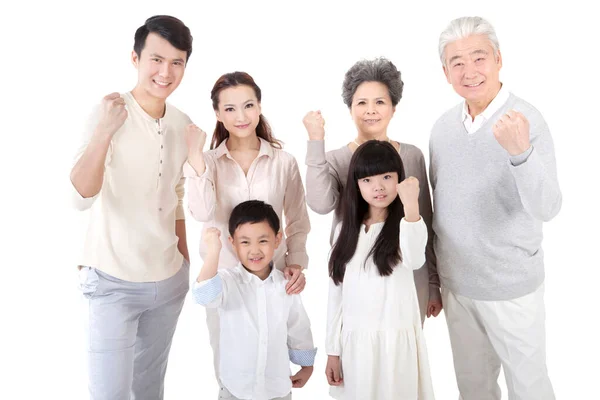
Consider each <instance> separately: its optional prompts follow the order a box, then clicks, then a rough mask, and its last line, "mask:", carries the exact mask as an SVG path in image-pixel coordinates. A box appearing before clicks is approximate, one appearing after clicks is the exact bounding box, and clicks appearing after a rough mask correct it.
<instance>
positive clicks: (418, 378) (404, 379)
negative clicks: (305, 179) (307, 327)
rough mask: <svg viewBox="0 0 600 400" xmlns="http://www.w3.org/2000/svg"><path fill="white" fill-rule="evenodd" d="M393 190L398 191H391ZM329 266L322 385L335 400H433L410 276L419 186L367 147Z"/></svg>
mask: <svg viewBox="0 0 600 400" xmlns="http://www.w3.org/2000/svg"><path fill="white" fill-rule="evenodd" d="M398 182H400V183H398ZM340 207H341V210H340V212H341V222H340V223H339V224H338V226H337V228H336V232H335V237H334V238H335V239H334V240H335V243H334V245H333V248H332V251H331V256H330V259H329V275H330V277H331V280H330V285H329V304H328V312H327V314H328V315H327V341H326V351H327V354H328V360H327V368H326V374H327V380H328V381H329V384H330V385H332V386H333V387H332V388H331V391H330V394H331V396H332V397H334V398H336V399H356V400H364V399H380V400H393V399H414V400H416V399H419V400H430V399H433V398H434V396H433V388H432V385H431V377H430V374H429V365H428V361H427V350H426V347H425V339H424V336H423V333H422V330H421V320H420V316H419V304H418V300H417V293H416V290H415V284H414V278H413V270H416V269H419V268H421V266H422V265H423V264H424V263H425V246H426V244H427V227H426V226H425V223H424V222H423V219H422V218H421V216H420V214H419V181H418V180H417V179H416V178H414V177H409V178H406V179H404V168H403V165H402V160H401V159H400V156H399V155H398V151H397V150H396V149H395V148H394V146H393V145H391V144H390V143H389V142H381V141H377V140H370V141H367V142H365V143H364V144H362V145H361V146H359V147H358V148H357V150H356V151H355V152H354V155H353V156H352V159H351V161H350V169H349V173H348V180H347V182H346V186H345V188H344V192H343V195H342V199H341V204H340Z"/></svg>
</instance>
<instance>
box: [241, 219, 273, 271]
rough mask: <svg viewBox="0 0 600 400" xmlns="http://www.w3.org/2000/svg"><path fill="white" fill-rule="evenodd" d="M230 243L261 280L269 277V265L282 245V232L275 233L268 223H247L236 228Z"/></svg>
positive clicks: (246, 265) (249, 268) (244, 264)
mask: <svg viewBox="0 0 600 400" xmlns="http://www.w3.org/2000/svg"><path fill="white" fill-rule="evenodd" d="M229 241H230V242H231V245H232V246H233V248H234V249H235V252H236V254H237V256H238V259H239V260H240V261H241V263H242V265H243V266H244V267H246V269H247V270H248V271H249V272H251V273H253V274H254V275H256V276H258V277H259V278H261V279H265V278H266V277H268V276H269V274H270V272H271V268H270V267H269V264H270V262H271V260H273V255H274V254H275V250H276V249H277V247H279V244H280V243H281V232H278V233H275V232H274V231H273V228H271V226H270V225H269V223H268V222H267V221H261V222H256V223H245V224H241V225H239V226H238V227H237V228H236V230H235V232H234V233H233V237H231V236H230V237H229Z"/></svg>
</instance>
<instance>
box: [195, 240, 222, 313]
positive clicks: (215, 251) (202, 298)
mask: <svg viewBox="0 0 600 400" xmlns="http://www.w3.org/2000/svg"><path fill="white" fill-rule="evenodd" d="M220 236H221V232H220V231H219V230H218V229H217V228H208V229H206V230H205V231H204V234H203V235H202V240H203V241H204V243H205V245H206V248H207V254H206V257H204V265H203V266H202V269H201V270H200V274H198V278H197V279H196V282H195V283H194V287H193V288H192V293H193V295H194V300H195V301H196V303H198V304H201V305H203V306H206V307H211V308H214V307H219V306H220V305H221V304H222V303H223V280H222V279H221V277H220V276H219V275H217V268H218V266H219V253H220V252H221V240H220V239H219V237H220Z"/></svg>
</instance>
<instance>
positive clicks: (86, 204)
mask: <svg viewBox="0 0 600 400" xmlns="http://www.w3.org/2000/svg"><path fill="white" fill-rule="evenodd" d="M69 185H70V186H71V199H72V203H73V207H75V209H77V210H79V211H84V210H87V209H89V208H90V207H92V204H94V201H96V198H97V197H98V194H97V195H95V196H92V197H83V196H81V194H80V193H79V192H78V191H77V189H75V186H73V182H71V180H70V179H69Z"/></svg>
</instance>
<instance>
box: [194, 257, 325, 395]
mask: <svg viewBox="0 0 600 400" xmlns="http://www.w3.org/2000/svg"><path fill="white" fill-rule="evenodd" d="M286 283H287V281H286V279H285V277H284V275H283V273H282V272H281V271H279V270H278V269H276V268H273V269H272V271H271V274H270V275H269V276H268V277H267V279H265V280H264V281H262V280H260V278H258V277H257V276H256V275H253V274H251V273H249V272H248V271H246V269H245V268H244V267H243V266H242V265H241V264H239V263H238V265H237V266H236V267H234V268H224V269H220V270H219V271H218V273H217V275H216V276H215V277H214V278H211V279H209V280H206V281H203V282H200V283H198V282H196V283H195V284H194V287H193V289H192V292H193V296H194V299H195V301H196V302H197V303H199V304H202V305H204V306H206V307H212V308H218V311H219V316H220V346H219V348H220V365H219V374H220V378H221V383H222V384H223V386H225V388H227V390H229V391H230V392H231V394H233V395H234V396H235V397H237V398H240V399H253V400H268V399H272V398H277V397H284V396H286V395H288V394H289V393H290V391H291V389H292V381H291V379H290V376H291V371H290V361H291V362H292V363H294V364H297V365H301V366H311V365H313V364H314V358H315V354H316V352H317V349H315V348H314V344H313V339H312V333H311V330H310V321H309V319H308V315H307V314H306V311H305V310H304V306H303V305H302V301H301V299H300V295H288V294H287V293H286V292H285V285H286Z"/></svg>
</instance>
